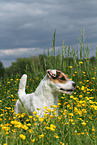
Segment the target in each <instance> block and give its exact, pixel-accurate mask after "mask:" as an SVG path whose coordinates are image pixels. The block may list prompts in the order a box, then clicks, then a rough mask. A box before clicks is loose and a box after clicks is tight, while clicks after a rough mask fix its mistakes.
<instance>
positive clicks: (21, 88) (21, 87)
mask: <svg viewBox="0 0 97 145" xmlns="http://www.w3.org/2000/svg"><path fill="white" fill-rule="evenodd" d="M26 81H27V75H26V74H24V75H23V76H22V77H21V80H20V83H19V90H18V95H19V97H22V96H23V95H25V94H26V93H25V86H26Z"/></svg>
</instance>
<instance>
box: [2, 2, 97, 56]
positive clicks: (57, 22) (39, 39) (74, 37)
mask: <svg viewBox="0 0 97 145" xmlns="http://www.w3.org/2000/svg"><path fill="white" fill-rule="evenodd" d="M83 27H84V30H85V39H86V40H87V41H89V43H90V44H91V47H92V46H94V44H95V47H96V45H97V43H96V40H97V1H96V0H92V1H91V0H85V1H84V0H81V1H80V0H69V1H64V0H61V1H60V0H53V1H52V0H41V2H40V1H39V0H37V1H32V0H4V1H2V2H0V49H15V48H23V47H24V48H30V47H36V48H37V47H39V48H40V50H43V49H46V48H47V46H48V47H51V46H52V37H53V32H54V31H55V29H56V46H59V45H61V44H62V42H63V40H64V42H65V44H66V45H68V44H69V43H71V44H72V45H75V44H77V43H78V39H79V37H80V36H81V31H80V30H81V28H83ZM33 53H34V54H35V52H33ZM23 55H24V54H23Z"/></svg>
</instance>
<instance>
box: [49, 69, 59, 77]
mask: <svg viewBox="0 0 97 145" xmlns="http://www.w3.org/2000/svg"><path fill="white" fill-rule="evenodd" d="M47 75H48V76H49V78H52V79H57V78H58V77H59V76H60V71H59V70H51V69H49V70H47Z"/></svg>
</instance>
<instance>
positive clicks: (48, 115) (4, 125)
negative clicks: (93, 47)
mask: <svg viewBox="0 0 97 145" xmlns="http://www.w3.org/2000/svg"><path fill="white" fill-rule="evenodd" d="M83 39H84V38H83V37H82V42H81V40H79V42H80V48H79V49H78V50H77V51H75V50H74V49H73V48H71V47H70V46H69V47H66V46H65V45H64V44H63V48H62V51H60V52H58V55H57V56H56V55H55V53H56V50H55V40H54V39H53V43H52V54H51V55H50V52H49V49H48V54H47V57H45V53H44V57H43V60H42V62H43V64H41V65H39V67H37V65H35V64H32V70H33V71H34V73H33V76H32V74H31V73H30V72H29V71H28V69H26V70H25V73H26V74H27V75H28V80H27V86H26V92H29V93H31V92H33V91H34V90H35V88H36V87H37V86H38V85H39V82H40V81H41V80H42V78H43V77H44V75H45V74H46V69H48V68H51V69H52V68H57V69H60V70H62V71H63V72H64V73H65V74H68V77H69V78H70V79H72V80H73V81H75V82H76V84H77V86H76V89H75V91H74V93H73V94H71V95H66V94H60V95H59V101H58V106H56V105H54V106H51V107H53V108H54V109H53V111H52V112H51V110H50V109H48V108H47V107H46V106H45V108H44V109H45V116H44V117H43V118H39V116H38V115H37V114H36V112H33V116H29V114H28V117H27V118H25V116H26V113H23V114H18V115H17V116H15V113H14V105H15V102H16V100H17V99H18V96H17V91H18V85H19V80H20V75H19V74H18V73H17V75H16V76H14V75H13V76H12V77H11V78H10V77H9V78H5V79H1V80H0V145H36V144H37V145H97V52H96V58H95V61H94V62H93V63H92V62H91V61H90V59H89V47H88V45H87V46H86V47H85V46H84V40H83ZM39 63H40V62H39ZM57 107H58V108H59V115H58V116H56V114H55V110H56V109H57ZM37 109H38V110H39V109H41V108H37ZM16 117H18V118H22V121H20V120H17V119H16ZM24 118H25V119H24Z"/></svg>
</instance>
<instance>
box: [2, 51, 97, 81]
mask: <svg viewBox="0 0 97 145" xmlns="http://www.w3.org/2000/svg"><path fill="white" fill-rule="evenodd" d="M83 60H84V59H83ZM76 61H80V60H79V59H77V58H76ZM89 62H90V65H95V63H96V58H95V57H94V56H93V57H91V58H90V59H89ZM73 63H74V58H73V57H63V58H62V57H60V56H59V55H57V56H50V55H49V56H47V55H45V54H44V55H39V56H34V57H29V58H25V57H24V58H17V59H16V62H12V65H11V66H10V67H7V68H4V67H3V63H2V62H0V78H2V79H3V78H7V77H10V78H11V77H14V76H21V75H22V74H24V73H29V74H31V75H32V76H35V74H37V75H38V74H39V75H43V74H44V73H45V71H46V70H47V69H52V68H56V69H61V70H64V65H65V69H66V68H67V69H68V66H72V65H73ZM41 73H42V74H41ZM37 75H36V76H37Z"/></svg>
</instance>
